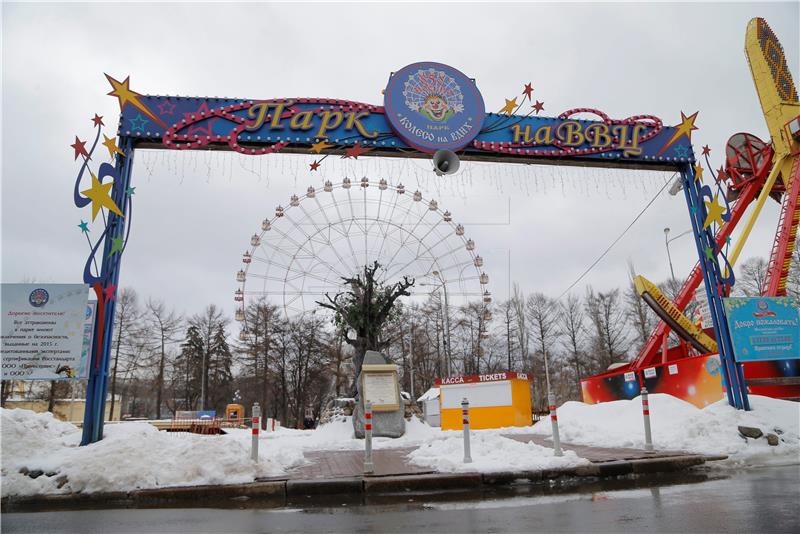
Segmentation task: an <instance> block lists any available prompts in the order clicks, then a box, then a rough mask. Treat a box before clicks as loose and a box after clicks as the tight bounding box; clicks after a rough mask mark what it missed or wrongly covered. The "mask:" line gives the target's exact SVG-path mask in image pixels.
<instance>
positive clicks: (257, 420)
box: [250, 402, 261, 462]
mask: <svg viewBox="0 0 800 534" xmlns="http://www.w3.org/2000/svg"><path fill="white" fill-rule="evenodd" d="M252 416H253V417H252V420H251V426H252V428H253V430H252V432H253V442H252V445H251V446H250V458H251V459H252V460H253V461H254V462H257V461H258V431H259V430H261V406H259V405H258V403H257V402H255V403H253V414H252Z"/></svg>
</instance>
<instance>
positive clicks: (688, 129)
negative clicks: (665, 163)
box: [656, 111, 700, 156]
mask: <svg viewBox="0 0 800 534" xmlns="http://www.w3.org/2000/svg"><path fill="white" fill-rule="evenodd" d="M698 113H700V112H699V111H695V112H694V113H693V114H692V115H689V116H688V117H687V116H686V114H684V112H683V111H681V123H680V124H678V125H677V126H675V133H674V134H672V137H671V138H670V140H669V141H667V142H666V144H665V145H664V146H663V147H661V150H660V151H659V152H658V154H656V155H657V156H660V155H661V154H663V153H664V152H666V150H667V149H668V148H669V147H671V146H672V145H673V144H674V143H675V142H676V141H678V140H679V139H680V138H681V137H684V136H685V137H686V138H687V139H688V140H689V142H690V143H691V141H692V132H693V131H694V130H698V129H699V128H698V127H697V126H695V125H694V121H696V120H697V114H698Z"/></svg>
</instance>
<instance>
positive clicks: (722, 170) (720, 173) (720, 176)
mask: <svg viewBox="0 0 800 534" xmlns="http://www.w3.org/2000/svg"><path fill="white" fill-rule="evenodd" d="M726 175H727V174H726V172H725V167H723V166H722V165H720V166H719V169H717V183H719V182H721V181H722V179H723V178H725V176H726Z"/></svg>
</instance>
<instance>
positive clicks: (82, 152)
mask: <svg viewBox="0 0 800 534" xmlns="http://www.w3.org/2000/svg"><path fill="white" fill-rule="evenodd" d="M69 146H71V147H72V148H74V149H75V159H76V160H77V159H78V156H83V157H85V158H86V159H92V158H91V157H89V153H88V152H86V141H81V140H80V139H78V136H77V135H76V136H75V142H74V143H73V144H71V145H69Z"/></svg>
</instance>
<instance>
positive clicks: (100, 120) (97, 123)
mask: <svg viewBox="0 0 800 534" xmlns="http://www.w3.org/2000/svg"><path fill="white" fill-rule="evenodd" d="M92 122H93V123H94V125H95V126H105V124H103V117H101V116H100V115H98V114H97V113H95V114H94V118H93V119H92Z"/></svg>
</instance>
